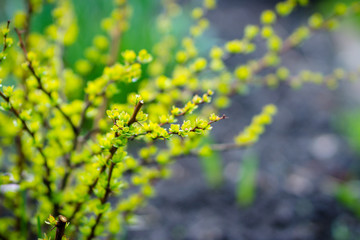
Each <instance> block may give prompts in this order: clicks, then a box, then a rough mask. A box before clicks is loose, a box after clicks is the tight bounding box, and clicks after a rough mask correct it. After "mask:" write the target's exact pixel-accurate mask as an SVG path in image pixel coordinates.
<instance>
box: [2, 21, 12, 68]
mask: <svg viewBox="0 0 360 240" xmlns="http://www.w3.org/2000/svg"><path fill="white" fill-rule="evenodd" d="M9 27H10V21H9V20H8V21H7V25H6V29H7V30H9ZM8 34H9V33H8V32H7V33H5V34H4V45H3V49H2V52H5V50H6V49H7V47H8V45H7V42H6V39H7V35H8ZM2 60H3V58H0V63H1V62H2Z"/></svg>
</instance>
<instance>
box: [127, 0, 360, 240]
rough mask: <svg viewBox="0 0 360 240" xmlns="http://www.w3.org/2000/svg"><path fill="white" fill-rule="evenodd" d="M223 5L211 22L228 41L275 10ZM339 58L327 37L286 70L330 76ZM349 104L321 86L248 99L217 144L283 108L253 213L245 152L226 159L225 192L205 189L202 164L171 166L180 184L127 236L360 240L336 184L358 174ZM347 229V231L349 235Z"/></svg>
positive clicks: (252, 4) (270, 136) (292, 55)
mask: <svg viewBox="0 0 360 240" xmlns="http://www.w3.org/2000/svg"><path fill="white" fill-rule="evenodd" d="M220 2H221V4H220V8H219V9H218V10H216V11H215V12H214V13H213V14H212V15H211V19H212V20H213V21H212V22H213V26H214V28H215V29H217V30H218V34H219V36H222V37H224V39H233V38H236V37H241V35H242V27H243V26H244V25H245V24H246V23H257V22H258V20H257V16H258V15H259V13H260V12H261V10H263V9H266V8H269V7H271V6H267V5H266V4H269V3H270V2H268V3H267V2H266V1H261V2H260V3H257V1H225V0H223V1H220ZM306 11H308V10H306ZM307 14H308V13H307V12H305V10H301V11H298V12H295V13H294V15H293V17H291V18H287V19H286V20H282V21H281V24H280V27H279V31H282V32H283V33H284V34H285V35H286V34H288V32H289V31H291V29H292V28H293V27H296V26H297V25H299V24H300V23H301V21H303V22H304V21H306V16H307ZM255 17H256V18H255ZM234 23H239V24H234ZM335 53H336V48H335V47H334V46H333V44H332V37H331V35H328V34H319V35H317V36H315V37H313V38H312V39H311V40H310V41H309V42H308V43H306V44H304V46H303V47H302V48H301V49H300V50H296V51H291V52H289V53H287V54H286V56H285V57H286V59H287V61H286V62H284V65H286V66H289V67H290V66H291V68H292V70H293V71H295V72H296V71H299V70H301V69H303V68H310V69H311V70H319V71H323V72H325V73H326V72H328V71H330V70H331V69H332V68H333V67H334V66H335V65H334V62H336V55H335ZM232 61H233V62H230V65H231V64H234V65H236V64H238V63H239V62H243V61H244V59H241V58H236V59H233V60H232ZM344 85H345V84H344ZM343 98H344V91H342V90H341V89H340V90H336V91H331V90H328V89H326V88H324V87H321V86H314V85H306V86H304V87H303V88H302V89H300V90H296V91H295V90H292V89H290V88H289V87H287V86H285V85H284V86H280V87H279V88H278V89H276V90H270V89H265V88H263V89H259V88H257V89H252V90H251V91H250V94H249V95H248V96H237V97H235V98H234V99H233V104H232V106H231V108H230V109H227V110H226V111H224V113H225V114H226V115H227V116H229V118H230V119H228V120H226V122H225V121H223V122H219V123H217V124H216V125H215V126H214V138H215V139H216V141H217V142H229V141H231V140H232V139H233V137H234V135H235V133H237V132H239V131H240V130H241V129H242V128H243V127H244V126H246V125H247V124H248V123H249V122H250V120H251V117H252V116H253V115H254V114H256V113H258V112H260V111H261V108H262V106H263V105H265V104H268V103H274V104H276V105H277V106H278V108H279V113H278V115H277V116H276V118H275V119H274V123H273V124H272V125H271V126H270V127H268V128H267V131H266V133H265V134H264V135H263V137H262V138H261V139H260V141H259V142H258V143H257V144H256V145H255V146H254V147H253V148H254V150H255V151H256V153H257V154H258V156H259V159H260V167H259V172H258V184H257V195H256V199H255V201H254V203H253V204H252V205H251V206H250V207H247V208H240V207H239V206H237V204H236V200H235V184H236V179H237V172H238V168H239V167H241V159H242V155H243V153H244V150H233V151H228V152H225V153H223V154H222V158H223V162H224V176H225V183H224V185H223V186H222V187H221V188H220V189H217V190H213V189H210V188H209V187H208V186H207V184H206V182H205V180H204V177H203V175H202V171H201V169H200V164H199V161H198V159H196V158H192V157H188V158H184V159H180V160H179V161H178V162H177V163H175V164H174V166H173V172H174V176H173V177H172V178H171V179H169V180H166V181H163V182H161V183H159V184H158V185H157V192H158V194H157V196H156V197H155V198H154V199H152V200H151V201H150V204H149V206H148V207H146V208H145V209H143V210H142V211H141V212H140V213H139V223H138V224H137V225H135V226H133V227H130V228H129V230H128V232H127V236H126V239H134V240H135V239H136V240H168V239H174V240H176V239H179V240H180V239H181V240H185V239H186V240H242V239H244V240H330V239H336V240H345V239H349V240H350V239H354V240H355V239H360V221H359V220H358V219H356V217H355V216H353V214H352V213H351V212H350V211H348V210H346V209H345V208H344V207H343V206H342V205H341V204H339V203H338V202H337V201H336V199H335V197H334V194H333V189H334V187H333V182H334V181H335V180H336V181H338V180H341V179H342V178H343V177H344V176H346V175H347V174H348V173H349V172H351V171H353V170H354V169H351V168H352V166H353V163H354V162H355V161H356V156H355V155H354V154H353V152H352V151H351V150H350V149H349V147H348V144H347V142H346V141H345V140H344V138H343V137H342V136H341V135H339V134H340V133H339V132H338V131H337V130H336V129H335V128H334V124H333V123H334V118H335V117H336V116H337V115H336V113H337V112H338V111H339V109H340V108H341V106H342V104H343V102H344V100H343ZM235 130H236V131H235ZM342 226H346V228H347V229H348V230H347V231H348V232H347V233H344V234H343V235H341V234H339V231H340V230H341V227H342ZM339 229H340V230H339ZM334 236H337V237H336V238H335V237H334ZM339 236H340V238H339ZM341 236H343V238H341Z"/></svg>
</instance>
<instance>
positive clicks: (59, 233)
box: [55, 215, 67, 240]
mask: <svg viewBox="0 0 360 240" xmlns="http://www.w3.org/2000/svg"><path fill="white" fill-rule="evenodd" d="M66 223H67V219H66V217H64V216H63V215H59V220H58V221H57V223H56V235H55V240H61V239H62V237H63V236H64V233H65V227H66Z"/></svg>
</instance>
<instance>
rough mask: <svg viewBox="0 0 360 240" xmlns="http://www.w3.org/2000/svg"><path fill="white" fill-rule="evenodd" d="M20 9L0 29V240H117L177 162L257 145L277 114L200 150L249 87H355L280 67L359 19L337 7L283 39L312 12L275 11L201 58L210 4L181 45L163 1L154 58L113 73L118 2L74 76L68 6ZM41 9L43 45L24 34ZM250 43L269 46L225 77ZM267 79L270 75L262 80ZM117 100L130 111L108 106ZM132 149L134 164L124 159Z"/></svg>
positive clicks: (136, 59) (122, 11) (298, 1)
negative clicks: (47, 228) (279, 25)
mask: <svg viewBox="0 0 360 240" xmlns="http://www.w3.org/2000/svg"><path fill="white" fill-rule="evenodd" d="M27 3H28V5H27V11H26V12H22V11H19V12H17V13H16V15H15V16H14V19H13V20H12V21H11V22H10V21H8V22H7V23H5V24H2V25H1V29H2V35H3V38H2V46H3V48H2V51H1V53H0V64H1V69H0V77H1V79H0V84H3V85H4V86H1V91H0V96H1V98H2V101H1V108H2V111H1V112H0V137H1V138H0V140H1V144H2V149H1V151H2V155H3V158H2V160H1V161H2V162H1V164H2V174H1V176H0V184H1V185H2V186H1V189H2V191H1V202H2V204H1V205H2V207H4V208H6V209H7V210H6V211H4V214H2V216H1V218H0V239H28V238H33V237H34V236H35V235H38V237H39V238H44V239H49V238H48V237H47V236H46V235H43V234H42V231H43V229H42V227H41V225H42V223H43V222H44V221H45V219H47V221H46V222H47V223H48V224H50V225H52V226H53V227H55V228H56V233H55V235H56V236H55V239H61V238H66V237H65V236H63V235H64V231H65V228H66V227H67V226H69V227H68V228H67V229H66V235H67V236H69V237H70V238H71V239H88V240H90V239H94V238H96V237H98V236H101V235H106V236H108V237H109V239H117V236H118V235H119V234H120V233H121V231H122V227H123V226H124V224H131V222H132V221H133V219H134V215H135V214H136V211H137V210H138V209H139V208H141V207H142V206H144V204H146V201H147V200H148V199H149V198H150V197H152V196H153V195H154V194H155V189H154V185H155V184H156V182H158V181H159V180H161V179H164V178H167V177H169V176H170V169H169V165H170V164H171V163H172V162H173V161H175V160H176V159H177V158H178V157H179V156H183V155H187V154H195V155H200V156H210V155H211V154H213V152H216V151H222V150H226V149H231V148H241V147H248V146H251V145H253V144H254V143H255V142H256V141H257V140H258V139H259V137H260V135H261V134H262V133H263V132H264V130H265V127H266V125H268V124H270V123H271V122H272V118H273V116H274V114H275V113H276V111H277V109H276V106H275V105H273V104H269V105H267V106H264V108H263V109H262V110H261V111H259V112H260V113H259V115H257V116H254V118H253V119H252V121H251V123H250V124H249V125H248V126H247V127H246V128H245V129H244V130H242V131H241V132H240V133H238V134H237V135H236V136H234V140H233V141H230V142H228V143H221V144H205V145H204V144H201V141H202V139H204V138H206V137H207V135H208V134H209V131H210V130H211V128H212V127H213V125H214V124H215V123H216V122H218V121H220V120H221V121H223V120H224V119H225V118H227V117H226V116H225V115H221V114H219V113H221V111H222V109H224V108H226V107H228V106H229V105H230V104H231V97H232V96H233V95H235V94H246V93H247V92H248V88H249V87H251V86H254V85H265V86H268V87H271V88H272V87H276V86H278V85H279V84H289V85H290V86H292V87H294V88H298V87H300V86H301V85H302V84H303V83H305V82H313V83H315V84H323V85H326V86H328V87H330V88H334V87H336V86H337V84H338V80H340V79H343V78H353V77H354V76H355V75H353V74H350V73H346V72H344V71H343V70H341V69H337V70H335V71H334V73H333V74H330V75H328V76H324V75H323V74H321V73H318V72H311V71H308V70H305V71H302V72H300V73H299V74H298V75H294V74H292V73H291V72H290V71H289V69H287V68H285V67H283V66H281V60H282V54H283V53H284V52H286V51H288V50H289V49H291V48H295V47H297V46H298V45H300V44H301V43H302V42H304V41H305V40H306V39H308V38H309V37H310V36H311V35H312V34H313V33H315V32H316V31H318V30H329V31H332V30H334V29H335V28H336V27H337V26H338V23H339V20H341V19H342V18H343V17H344V16H346V15H350V14H354V13H358V12H359V11H360V4H359V3H354V4H353V5H351V6H346V5H344V4H338V5H336V7H335V9H334V12H333V13H331V14H329V15H328V16H323V15H321V14H319V13H316V14H314V15H312V16H311V17H310V18H309V21H308V23H307V25H306V24H305V25H303V26H301V27H299V28H297V29H296V30H295V31H294V32H293V33H292V34H291V35H290V36H288V37H287V38H285V39H283V38H282V37H280V36H279V35H278V34H277V33H276V31H275V30H274V27H273V26H274V24H275V23H276V21H277V19H278V18H280V17H285V16H287V15H289V14H290V13H291V12H292V10H293V9H294V8H296V7H298V6H299V5H300V6H304V5H306V4H307V1H306V0H287V1H285V2H281V3H278V4H277V5H276V7H275V9H274V10H266V11H264V12H263V13H262V14H261V16H260V24H259V25H248V26H246V27H245V29H244V34H243V38H241V39H235V40H232V41H229V42H227V43H225V44H224V45H223V46H213V47H212V48H211V49H210V50H209V52H208V56H206V55H204V56H201V55H200V54H199V50H198V47H197V46H198V45H199V42H198V39H199V37H200V36H201V35H202V34H203V32H204V31H205V30H206V29H207V28H208V26H209V21H208V20H207V19H206V14H207V12H208V11H210V10H211V9H213V8H215V7H216V1H215V0H204V1H203V5H201V6H199V7H196V8H194V9H193V10H192V13H191V16H192V18H193V20H194V23H193V25H192V26H191V27H190V29H189V34H188V35H187V36H185V37H184V38H183V39H181V41H180V42H178V41H177V39H176V38H174V36H173V35H172V34H173V32H172V31H170V30H169V29H171V25H172V22H173V21H174V19H175V18H176V16H177V14H178V13H179V11H180V8H181V7H180V5H179V4H177V3H176V2H175V1H174V0H167V1H164V4H163V7H164V11H163V12H162V13H161V14H160V15H159V17H158V21H157V31H158V33H157V35H158V36H159V42H158V43H157V44H155V45H154V46H153V48H152V49H150V50H145V49H143V50H140V51H133V50H126V51H123V52H122V53H121V60H120V61H119V60H118V52H119V45H120V40H121V38H122V36H123V34H124V32H126V31H127V29H128V28H129V24H128V19H129V17H130V15H131V7H130V6H129V5H128V3H127V2H126V0H114V1H113V6H114V9H113V11H112V12H111V14H110V15H109V17H107V18H105V19H103V21H102V22H101V27H102V29H103V30H102V32H101V33H99V34H98V35H97V36H96V37H95V38H94V40H93V44H92V46H91V47H89V48H87V50H86V51H85V53H84V56H85V58H83V59H78V60H77V61H76V63H75V64H74V65H71V64H69V63H67V62H64V54H65V53H66V51H67V50H68V49H69V46H71V45H72V44H74V43H76V41H77V37H78V36H77V35H78V30H79V29H78V25H77V21H76V15H75V12H74V8H73V3H72V1H71V0H59V1H51V0H48V1H47V3H42V1H34V0H30V1H27ZM43 5H47V7H50V8H52V12H51V13H52V23H51V24H49V25H48V26H46V28H45V30H44V32H43V33H42V34H39V33H36V32H31V27H30V22H31V21H30V20H31V18H32V17H33V16H34V15H36V14H37V13H38V12H39V11H41V9H42V8H43V7H44V6H43ZM89 17H91V16H89ZM12 26H14V27H15V29H14V31H13V30H12V29H13V27H12ZM15 33H16V34H15ZM255 39H263V40H264V42H265V44H266V46H267V51H266V53H265V54H264V55H263V57H261V58H259V59H253V60H251V61H248V62H243V63H241V64H239V65H238V66H237V67H236V68H235V69H231V68H230V67H227V66H226V64H225V60H226V59H228V58H229V57H231V56H232V55H249V54H251V53H253V52H254V51H255V50H256V44H255V42H254V40H255ZM16 43H18V44H16ZM178 44H181V47H180V48H179V49H177V48H176V47H175V46H176V45H178ZM150 52H151V53H150ZM265 69H269V71H270V72H271V73H269V74H263V71H264V70H265ZM93 75H96V77H95V79H93V80H90V81H87V79H88V78H89V76H93ZM135 82H140V83H139V87H138V89H137V91H136V93H135V92H127V88H129V86H131V85H133V84H135ZM119 91H120V94H123V97H124V95H125V97H126V99H127V101H126V102H125V103H119V102H117V101H116V99H114V96H118V95H116V94H117V93H118V92H119ZM214 97H215V99H214V103H213V104H210V102H211V100H212V98H214ZM201 105H204V106H203V107H200V106H201ZM229 118H230V119H231V116H229ZM226 121H231V120H226ZM233 121H234V120H233ZM129 146H134V147H136V148H137V150H136V152H135V151H133V153H130V152H129V150H128V149H129ZM252 175H253V174H252ZM240 194H241V193H240ZM250 198H251V197H250ZM246 201H248V200H246ZM2 212H3V211H2ZM53 215H54V216H59V217H57V220H56V218H55V217H53ZM68 223H71V224H70V225H69V224H68Z"/></svg>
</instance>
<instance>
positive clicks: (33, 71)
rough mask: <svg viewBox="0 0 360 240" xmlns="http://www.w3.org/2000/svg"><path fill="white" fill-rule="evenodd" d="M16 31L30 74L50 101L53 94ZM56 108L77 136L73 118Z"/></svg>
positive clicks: (17, 30)
mask: <svg viewBox="0 0 360 240" xmlns="http://www.w3.org/2000/svg"><path fill="white" fill-rule="evenodd" d="M15 31H16V33H17V35H18V38H19V42H20V47H21V49H22V51H23V52H24V56H25V59H26V61H27V62H28V64H27V66H28V68H29V70H30V72H31V73H32V75H33V76H34V77H35V79H36V80H37V83H38V85H39V86H38V88H39V89H40V90H41V91H42V92H43V93H45V94H46V95H47V96H48V97H49V98H50V99H52V96H51V92H49V91H47V90H46V89H45V88H44V86H43V84H42V82H41V78H40V77H39V75H38V74H37V73H36V72H35V69H34V67H33V65H32V62H31V61H30V60H29V58H28V55H27V50H26V47H25V43H24V41H23V39H22V37H21V33H20V31H19V29H17V28H15ZM54 107H55V108H56V109H57V110H58V111H59V112H60V113H61V115H62V116H63V117H64V118H65V119H66V121H67V122H68V123H69V124H70V126H71V128H72V129H73V131H74V133H75V134H77V132H78V129H77V128H76V126H75V125H74V123H73V122H72V120H71V118H70V117H69V116H68V115H67V114H66V113H65V112H64V111H63V110H62V108H61V106H60V105H59V104H58V103H56V104H55V105H54Z"/></svg>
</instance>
